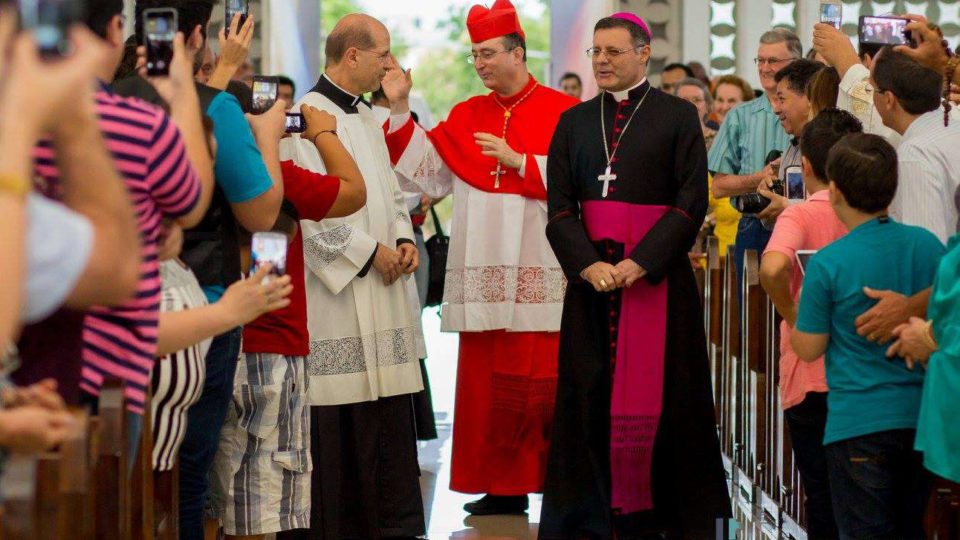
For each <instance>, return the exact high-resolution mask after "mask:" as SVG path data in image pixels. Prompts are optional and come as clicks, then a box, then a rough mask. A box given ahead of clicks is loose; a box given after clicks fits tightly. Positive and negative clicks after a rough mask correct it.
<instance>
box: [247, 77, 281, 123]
mask: <svg viewBox="0 0 960 540" xmlns="http://www.w3.org/2000/svg"><path fill="white" fill-rule="evenodd" d="M279 86H280V84H279V82H278V80H277V78H276V77H263V76H260V75H256V76H254V77H253V114H263V113H265V112H267V111H268V110H270V107H273V104H274V103H276V102H277V97H278V96H277V91H278V88H279Z"/></svg>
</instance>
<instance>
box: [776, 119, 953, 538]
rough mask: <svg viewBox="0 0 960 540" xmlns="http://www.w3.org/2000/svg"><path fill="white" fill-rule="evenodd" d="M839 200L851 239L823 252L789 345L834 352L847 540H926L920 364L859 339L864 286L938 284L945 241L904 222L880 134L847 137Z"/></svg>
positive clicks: (833, 425) (837, 481)
mask: <svg viewBox="0 0 960 540" xmlns="http://www.w3.org/2000/svg"><path fill="white" fill-rule="evenodd" d="M827 177H828V178H829V180H830V201H831V203H832V204H833V207H834V210H835V211H836V213H837V216H838V217H839V218H840V221H842V222H843V223H844V224H845V225H846V226H847V227H848V228H849V229H850V234H848V235H847V236H845V237H843V238H841V239H839V240H837V241H836V242H834V243H832V244H830V245H828V246H827V247H825V248H823V249H821V250H820V251H819V252H818V253H817V254H816V255H814V256H813V258H812V259H811V260H810V263H809V265H808V268H807V269H806V274H805V277H804V280H803V291H802V293H801V296H800V310H799V315H798V317H797V324H796V331H795V332H794V334H793V338H792V344H793V348H794V351H795V352H796V353H797V356H799V357H800V359H801V360H806V361H812V360H815V359H817V358H818V357H819V356H820V355H823V354H824V353H826V371H827V385H828V386H829V387H830V393H829V395H828V398H827V406H828V413H827V426H826V432H825V434H824V441H823V442H824V445H825V447H826V452H827V466H828V470H829V475H830V488H831V493H832V498H833V507H834V513H835V517H836V520H837V526H838V528H839V529H840V534H841V538H844V539H847V538H900V539H910V538H923V537H924V531H923V527H922V518H923V511H924V507H925V505H926V501H927V495H928V494H929V489H930V480H929V476H928V475H927V474H925V472H924V470H923V466H922V464H921V458H920V455H919V454H918V453H917V452H915V451H914V450H913V439H914V435H915V432H916V427H917V415H918V412H919V408H920V397H921V394H922V391H923V371H922V370H920V369H916V370H911V369H909V368H908V367H907V365H906V363H905V362H904V361H903V359H902V358H893V359H887V357H886V348H885V347H884V346H882V345H879V344H876V343H872V342H870V341H868V340H867V339H866V338H863V337H860V336H859V335H857V331H856V325H855V322H854V321H855V320H856V318H857V316H859V315H860V314H861V313H863V312H864V311H866V310H867V309H869V308H870V307H872V306H873V304H874V302H875V301H874V300H872V299H870V298H868V297H867V296H866V295H865V294H864V293H863V289H864V287H869V288H872V289H878V290H892V291H896V292H899V293H901V294H905V295H907V296H910V295H913V294H915V293H917V292H919V291H922V290H923V289H926V288H927V287H930V285H931V284H932V283H933V278H934V275H935V273H936V269H937V265H938V264H939V261H940V258H941V257H942V256H943V253H944V248H943V245H942V244H941V243H940V241H939V240H938V239H937V238H936V236H934V235H933V234H932V233H930V232H929V231H927V230H925V229H922V228H919V227H911V226H907V225H902V224H899V223H896V222H895V221H893V220H892V219H890V218H889V217H888V216H887V207H888V206H889V205H890V202H891V201H892V200H893V196H894V194H895V193H896V191H897V155H896V151H895V150H894V149H893V147H892V146H890V144H889V143H887V142H886V141H885V140H884V139H883V138H881V137H878V136H876V135H867V134H853V135H848V136H846V137H844V138H843V139H841V141H840V142H839V143H838V144H837V145H836V146H835V147H834V148H833V149H832V150H831V151H830V155H829V158H828V160H827Z"/></svg>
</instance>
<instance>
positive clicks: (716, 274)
mask: <svg viewBox="0 0 960 540" xmlns="http://www.w3.org/2000/svg"><path fill="white" fill-rule="evenodd" d="M721 261H722V259H721V257H720V248H719V243H718V242H717V237H715V236H710V237H707V258H706V263H707V268H706V274H705V275H704V280H703V328H704V331H705V332H706V334H707V353H708V356H709V361H710V375H711V377H712V379H713V405H714V409H715V412H716V417H717V429H718V430H719V429H720V424H721V418H722V416H723V399H724V397H725V396H724V395H723V373H722V372H723V314H724V312H723V267H722V266H721Z"/></svg>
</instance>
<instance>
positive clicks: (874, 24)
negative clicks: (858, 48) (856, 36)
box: [860, 16, 910, 45]
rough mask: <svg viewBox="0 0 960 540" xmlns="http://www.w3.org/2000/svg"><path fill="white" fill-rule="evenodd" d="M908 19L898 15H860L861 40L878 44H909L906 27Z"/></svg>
mask: <svg viewBox="0 0 960 540" xmlns="http://www.w3.org/2000/svg"><path fill="white" fill-rule="evenodd" d="M909 22H910V21H909V20H908V19H901V18H897V17H868V16H863V17H860V42H861V43H873V44H877V45H909V44H910V40H909V39H908V38H907V35H906V33H905V31H904V29H905V28H906V26H907V23H909Z"/></svg>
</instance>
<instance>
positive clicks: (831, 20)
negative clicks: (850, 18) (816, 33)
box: [820, 0, 843, 30]
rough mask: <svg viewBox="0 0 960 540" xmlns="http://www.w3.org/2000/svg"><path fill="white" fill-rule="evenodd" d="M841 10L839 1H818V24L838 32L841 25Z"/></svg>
mask: <svg viewBox="0 0 960 540" xmlns="http://www.w3.org/2000/svg"><path fill="white" fill-rule="evenodd" d="M841 10H842V6H841V5H840V0H820V22H822V23H826V24H829V25H830V26H833V27H834V28H836V29H837V30H840V27H841V26H842V25H843V21H842V17H841Z"/></svg>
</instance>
